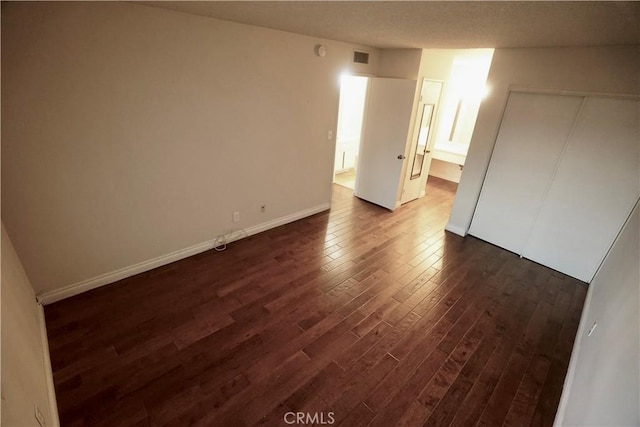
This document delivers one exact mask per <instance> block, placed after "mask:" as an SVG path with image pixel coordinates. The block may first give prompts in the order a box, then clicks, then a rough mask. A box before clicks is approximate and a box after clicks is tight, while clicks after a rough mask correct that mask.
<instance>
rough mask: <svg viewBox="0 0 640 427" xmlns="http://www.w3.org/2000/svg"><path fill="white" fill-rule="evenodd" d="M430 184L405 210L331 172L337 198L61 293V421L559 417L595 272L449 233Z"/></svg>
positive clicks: (55, 347)
mask: <svg viewBox="0 0 640 427" xmlns="http://www.w3.org/2000/svg"><path fill="white" fill-rule="evenodd" d="M427 188H428V194H427V196H426V197H425V198H424V199H421V200H418V201H415V202H412V203H409V204H407V205H404V206H402V207H401V208H399V209H398V210H396V211H395V212H394V213H391V212H389V211H387V210H385V209H382V208H380V207H378V206H375V205H372V204H369V203H366V202H364V201H362V200H359V199H357V198H355V197H353V196H352V192H351V191H350V190H348V189H346V188H344V187H341V186H338V185H334V194H333V201H332V208H331V211H329V212H324V213H321V214H318V215H314V216H312V217H309V218H306V219H303V220H300V221H297V222H295V223H292V224H288V225H286V226H283V227H279V228H277V229H273V230H270V231H267V232H265V233H261V234H259V235H255V236H252V237H250V238H247V239H244V240H241V241H238V242H235V243H232V244H230V245H229V247H228V248H227V250H226V251H224V252H216V251H209V252H205V253H202V254H199V255H196V256H193V257H190V258H187V259H184V260H182V261H179V262H176V263H173V264H171V265H168V266H165V267H162V268H158V269H155V270H153V271H150V272H147V273H144V274H141V275H138V276H135V277H131V278H128V279H125V280H122V281H120V282H118V283H114V284H112V285H109V286H106V287H103V288H100V289H96V290H94V291H91V292H88V293H85V294H82V295H79V296H76V297H73V298H70V299H67V300H64V301H61V302H59V303H56V304H52V305H49V306H47V307H46V308H45V311H46V320H47V329H48V335H49V345H50V351H51V359H52V366H53V371H54V381H55V386H56V393H57V399H58V407H59V413H60V418H61V422H62V425H63V426H82V425H86V426H149V425H153V426H156V425H171V426H182V425H199V426H243V425H246V426H250V425H268V426H271V425H274V426H277V425H288V424H286V423H285V420H284V417H285V415H286V414H287V413H290V412H302V413H308V414H310V416H313V415H314V414H317V416H318V417H320V416H322V417H323V418H322V419H320V418H316V421H317V422H316V424H318V422H319V421H321V420H323V421H324V422H325V423H326V422H328V421H330V420H333V425H343V426H367V425H369V426H387V427H388V426H419V425H427V426H440V425H454V426H472V425H477V426H499V425H507V426H523V425H536V426H538V425H541V426H550V425H552V423H553V419H554V416H555V412H556V410H557V406H558V401H559V398H560V393H561V389H562V384H563V381H564V376H565V374H566V370H567V366H568V362H569V357H570V354H571V348H572V345H573V340H574V337H575V333H576V329H577V326H578V320H579V318H580V313H581V310H582V306H583V302H584V298H585V294H586V286H585V285H584V284H583V283H581V282H578V281H577V280H575V279H572V278H569V277H567V276H564V275H562V274H560V273H557V272H554V271H552V270H549V269H547V268H545V267H542V266H539V265H537V264H535V263H532V262H530V261H527V260H524V259H520V258H519V257H518V256H516V255H514V254H512V253H509V252H506V251H504V250H501V249H499V248H497V247H495V246H492V245H490V244H488V243H485V242H482V241H480V240H478V239H475V238H473V237H467V238H464V239H463V238H460V237H458V236H455V235H452V234H450V233H446V232H444V226H445V224H446V221H447V216H448V213H449V211H450V209H451V205H452V201H453V194H454V191H455V184H452V183H448V182H446V181H442V180H439V179H437V178H430V180H429V185H428V187H427ZM330 413H331V417H330V416H329V415H330ZM287 416H288V417H289V418H288V420H289V421H291V420H293V418H291V416H292V415H291V414H289V415H287Z"/></svg>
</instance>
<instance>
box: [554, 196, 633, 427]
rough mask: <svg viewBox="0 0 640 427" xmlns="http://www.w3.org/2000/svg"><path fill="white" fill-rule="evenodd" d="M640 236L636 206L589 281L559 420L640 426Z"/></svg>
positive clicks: (560, 422) (574, 423) (567, 423)
mask: <svg viewBox="0 0 640 427" xmlns="http://www.w3.org/2000/svg"><path fill="white" fill-rule="evenodd" d="M639 237H640V212H639V209H638V206H636V208H635V209H634V212H633V213H632V215H631V218H630V219H629V220H628V221H627V224H626V225H625V227H624V229H623V231H622V233H621V234H620V236H618V238H617V240H616V242H615V243H614V245H613V247H612V249H611V252H610V253H609V255H608V256H607V258H606V259H605V261H604V263H603V265H602V267H601V268H600V270H599V271H598V273H597V274H596V276H595V277H594V279H593V282H592V283H591V285H590V286H589V294H588V295H587V301H586V304H585V308H584V311H583V314H582V319H581V321H580V329H579V331H578V336H577V338H576V343H575V345H574V351H573V354H572V360H571V365H570V368H569V373H568V374H567V380H566V381H565V389H564V394H563V398H562V402H561V404H560V408H559V411H558V415H557V417H556V424H557V425H561V426H586V425H589V426H637V425H640V405H638V402H640V365H639V361H640V315H639V314H638V313H639V312H640V290H639V285H638V284H639V283H640V272H639V271H638V268H639V267H638V259H640V240H639ZM594 323H597V324H598V326H597V327H596V329H595V330H594V331H593V333H592V334H591V336H590V337H589V336H587V334H588V331H589V329H590V328H591V327H592V325H593V324H594Z"/></svg>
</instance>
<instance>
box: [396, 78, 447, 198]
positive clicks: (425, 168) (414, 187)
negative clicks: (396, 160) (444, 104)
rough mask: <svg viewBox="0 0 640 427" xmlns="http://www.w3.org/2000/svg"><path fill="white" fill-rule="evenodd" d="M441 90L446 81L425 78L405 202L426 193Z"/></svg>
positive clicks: (409, 166)
mask: <svg viewBox="0 0 640 427" xmlns="http://www.w3.org/2000/svg"><path fill="white" fill-rule="evenodd" d="M441 92H442V82H439V81H434V80H427V79H425V80H424V81H423V83H422V89H421V90H420V103H419V104H418V111H417V115H416V120H415V126H414V130H413V136H412V142H411V150H410V151H409V162H408V163H407V170H406V173H405V178H404V184H403V187H402V197H401V200H400V202H401V203H407V202H410V201H412V200H415V199H417V198H418V197H421V196H422V195H424V187H425V182H426V179H425V177H426V176H428V175H429V168H430V167H431V158H432V155H431V150H432V149H433V145H434V144H433V141H434V139H435V138H434V135H435V132H434V130H435V123H436V115H437V111H438V105H439V101H440V94H441Z"/></svg>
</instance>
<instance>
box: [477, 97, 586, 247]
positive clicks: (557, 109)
mask: <svg viewBox="0 0 640 427" xmlns="http://www.w3.org/2000/svg"><path fill="white" fill-rule="evenodd" d="M582 100H583V97H579V96H558V95H546V94H532V93H519V92H512V93H511V94H510V95H509V100H508V102H507V106H506V109H505V113H504V117H503V119H502V124H501V126H500V131H499V133H498V138H497V139H496V145H495V148H494V150H493V154H492V156H491V162H490V163H489V168H488V170H487V176H486V178H485V181H484V184H483V186H482V191H481V193H480V199H479V200H478V205H477V207H476V210H475V213H474V214H473V220H472V222H471V228H470V229H469V233H470V234H471V235H473V236H476V237H479V238H481V239H483V240H486V241H488V242H491V243H493V244H495V245H497V246H500V247H502V248H505V249H508V250H510V251H512V252H515V253H517V254H522V250H523V248H524V245H525V242H526V240H527V237H528V235H529V232H530V231H531V228H532V226H533V223H534V221H535V218H536V215H537V213H538V211H539V209H540V206H541V203H542V201H543V199H544V196H545V194H546V191H547V188H548V186H549V183H550V182H551V178H552V176H553V172H554V170H555V168H556V166H557V164H558V161H559V158H560V155H561V153H562V150H563V148H564V145H565V143H566V140H567V138H568V137H569V134H570V133H571V129H572V127H573V123H574V121H575V118H576V117H577V115H578V112H579V110H580V105H581V104H582Z"/></svg>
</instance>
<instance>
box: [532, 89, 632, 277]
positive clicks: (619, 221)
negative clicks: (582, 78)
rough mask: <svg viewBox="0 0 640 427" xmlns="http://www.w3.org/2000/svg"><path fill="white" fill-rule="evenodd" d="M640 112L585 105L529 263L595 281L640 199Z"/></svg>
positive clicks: (601, 103)
mask: <svg viewBox="0 0 640 427" xmlns="http://www.w3.org/2000/svg"><path fill="white" fill-rule="evenodd" d="M639 107H640V103H639V102H638V101H637V100H632V99H620V98H618V99H615V98H591V97H589V98H587V99H586V101H585V105H584V107H583V109H582V112H581V114H580V118H579V120H578V122H577V124H576V128H575V130H574V132H573V134H572V136H571V137H570V139H569V142H568V144H567V148H566V151H565V153H564V155H563V156H562V160H561V162H560V165H559V166H558V170H557V172H556V174H555V176H554V178H553V182H552V183H551V186H550V188H549V192H548V195H547V197H546V199H545V202H544V204H543V205H542V208H541V210H540V214H539V215H538V218H537V219H536V222H535V225H534V227H533V229H532V231H531V237H530V239H529V240H528V241H527V244H526V247H525V249H524V251H523V253H522V255H523V256H524V257H526V258H529V259H531V260H533V261H536V262H539V263H541V264H543V265H546V266H549V267H551V268H553V269H556V270H558V271H561V272H563V273H566V274H568V275H570V276H573V277H576V278H578V279H580V280H583V281H585V282H590V281H591V279H592V278H593V276H594V274H595V272H596V270H597V268H598V267H599V266H600V263H601V262H602V260H603V259H604V257H605V255H606V253H607V251H608V250H609V248H610V247H611V245H612V244H613V241H614V239H615V237H616V236H617V234H618V232H619V230H620V229H621V228H622V225H623V224H624V222H625V220H626V219H627V217H628V215H629V214H630V212H631V210H632V209H633V206H634V204H635V203H636V200H638V197H639V194H640V173H639V169H640V165H639V159H640V130H639V126H640V125H639V120H638V117H639V115H640V109H639Z"/></svg>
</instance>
